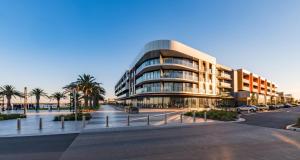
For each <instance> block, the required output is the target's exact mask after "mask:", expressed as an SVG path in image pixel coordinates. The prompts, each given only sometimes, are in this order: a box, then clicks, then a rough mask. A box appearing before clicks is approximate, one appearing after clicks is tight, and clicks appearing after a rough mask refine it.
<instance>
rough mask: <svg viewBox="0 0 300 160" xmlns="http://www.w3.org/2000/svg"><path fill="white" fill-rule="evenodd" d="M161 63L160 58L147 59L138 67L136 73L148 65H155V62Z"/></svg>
mask: <svg viewBox="0 0 300 160" xmlns="http://www.w3.org/2000/svg"><path fill="white" fill-rule="evenodd" d="M159 63H160V62H159V58H155V59H149V60H146V61H145V62H143V63H142V64H141V65H140V66H139V67H138V68H137V69H136V73H138V72H140V71H141V70H142V69H143V68H145V67H146V66H150V65H155V64H159Z"/></svg>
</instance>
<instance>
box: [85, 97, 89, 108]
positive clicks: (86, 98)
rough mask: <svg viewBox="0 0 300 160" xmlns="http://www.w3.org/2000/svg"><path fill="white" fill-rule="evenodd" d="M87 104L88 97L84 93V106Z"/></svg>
mask: <svg viewBox="0 0 300 160" xmlns="http://www.w3.org/2000/svg"><path fill="white" fill-rule="evenodd" d="M88 105H89V98H88V97H87V95H84V106H85V107H87V106H88Z"/></svg>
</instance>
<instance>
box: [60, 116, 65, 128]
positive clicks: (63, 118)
mask: <svg viewBox="0 0 300 160" xmlns="http://www.w3.org/2000/svg"><path fill="white" fill-rule="evenodd" d="M60 120H61V128H62V129H64V128H65V117H64V116H62V117H61V118H60Z"/></svg>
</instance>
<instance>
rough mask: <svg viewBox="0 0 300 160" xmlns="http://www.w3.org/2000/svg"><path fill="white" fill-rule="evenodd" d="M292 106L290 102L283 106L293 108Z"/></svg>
mask: <svg viewBox="0 0 300 160" xmlns="http://www.w3.org/2000/svg"><path fill="white" fill-rule="evenodd" d="M291 107H292V105H290V104H288V103H287V104H285V105H284V106H283V108H291Z"/></svg>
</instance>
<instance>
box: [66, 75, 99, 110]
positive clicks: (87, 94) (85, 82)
mask: <svg viewBox="0 0 300 160" xmlns="http://www.w3.org/2000/svg"><path fill="white" fill-rule="evenodd" d="M64 89H66V91H67V92H70V96H71V95H72V91H73V90H76V91H77V92H82V93H83V96H81V97H80V98H83V99H84V106H92V105H94V106H95V105H99V104H98V102H99V100H101V99H104V97H103V96H104V95H105V90H104V88H103V87H101V83H98V82H96V79H95V78H94V77H93V76H91V75H89V74H83V75H79V77H78V78H77V81H76V82H72V83H70V84H69V85H67V86H65V87H64ZM70 98H71V97H70Z"/></svg>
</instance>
